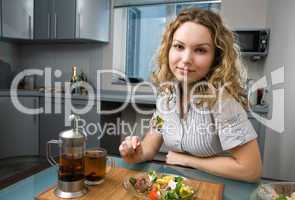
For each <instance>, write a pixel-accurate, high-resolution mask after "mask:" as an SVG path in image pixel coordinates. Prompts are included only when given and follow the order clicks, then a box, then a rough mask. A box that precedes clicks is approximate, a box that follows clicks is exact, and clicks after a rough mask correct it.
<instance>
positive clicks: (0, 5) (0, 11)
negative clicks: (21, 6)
mask: <svg viewBox="0 0 295 200" xmlns="http://www.w3.org/2000/svg"><path fill="white" fill-rule="evenodd" d="M1 37H2V0H0V38H1Z"/></svg>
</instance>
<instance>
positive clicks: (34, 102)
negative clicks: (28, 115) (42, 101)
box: [33, 99, 38, 124]
mask: <svg viewBox="0 0 295 200" xmlns="http://www.w3.org/2000/svg"><path fill="white" fill-rule="evenodd" d="M37 104H38V102H37V99H34V101H33V106H34V107H33V108H37ZM33 121H34V124H36V123H37V114H34V115H33Z"/></svg>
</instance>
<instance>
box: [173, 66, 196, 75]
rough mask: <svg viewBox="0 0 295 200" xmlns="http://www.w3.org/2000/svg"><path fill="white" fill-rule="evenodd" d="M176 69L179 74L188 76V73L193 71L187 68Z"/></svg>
mask: <svg viewBox="0 0 295 200" xmlns="http://www.w3.org/2000/svg"><path fill="white" fill-rule="evenodd" d="M176 69H177V70H178V71H179V72H180V73H181V74H188V73H190V72H193V70H190V69H187V68H182V67H176Z"/></svg>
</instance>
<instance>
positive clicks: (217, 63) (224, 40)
mask: <svg viewBox="0 0 295 200" xmlns="http://www.w3.org/2000/svg"><path fill="white" fill-rule="evenodd" d="M185 22H194V23H197V24H201V25H203V26H205V27H207V28H208V29H209V31H210V33H211V37H212V39H213V41H214V45H215V58H214V61H213V64H212V66H211V67H210V70H209V72H208V74H207V76H206V77H204V78H203V79H202V80H201V81H206V82H207V83H208V84H210V85H213V86H214V88H215V89H218V88H219V86H220V84H221V85H224V84H225V83H229V82H230V85H227V86H226V87H225V89H226V92H227V93H228V94H229V95H231V96H232V97H234V98H235V99H236V100H237V101H238V102H239V103H240V104H241V105H242V106H243V107H244V108H246V107H247V103H248V102H247V98H246V93H245V91H244V89H243V83H244V81H245V80H244V79H243V78H244V77H243V75H244V74H243V72H245V71H243V66H242V63H241V60H240V51H239V47H238V46H237V45H236V42H235V36H234V33H233V32H232V31H230V30H229V29H228V28H227V27H226V26H225V25H224V23H223V21H222V19H221V17H220V16H219V15H218V14H216V13H214V12H212V11H208V10H202V9H198V8H191V9H186V10H183V11H182V12H181V13H180V14H179V15H178V16H177V17H176V19H175V20H173V21H172V22H170V23H169V24H168V26H167V27H166V30H165V32H164V35H163V39H162V42H161V46H160V49H159V52H158V56H157V69H156V70H155V71H154V72H153V74H152V76H151V80H152V81H153V83H154V84H155V85H156V86H160V84H161V83H163V82H167V81H173V80H175V77H174V75H173V74H172V72H171V70H170V68H169V60H168V54H169V50H170V48H171V45H172V40H173V35H174V33H175V31H176V30H177V29H178V28H179V27H180V26H181V25H182V24H184V23H185ZM159 89H160V90H167V86H161V87H160V88H159ZM168 89H170V90H171V86H170V88H168ZM196 92H197V93H198V94H204V95H206V94H210V91H209V88H208V87H205V88H204V87H202V88H200V89H199V90H196ZM216 101H217V98H210V99H203V100H202V102H201V103H204V102H207V105H209V107H212V106H213V105H214V104H215V103H216Z"/></svg>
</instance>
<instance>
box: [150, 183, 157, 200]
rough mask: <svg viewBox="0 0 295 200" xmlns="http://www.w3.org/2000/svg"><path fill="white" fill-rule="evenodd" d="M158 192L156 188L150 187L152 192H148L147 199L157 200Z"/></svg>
mask: <svg viewBox="0 0 295 200" xmlns="http://www.w3.org/2000/svg"><path fill="white" fill-rule="evenodd" d="M157 192H158V190H157V188H156V187H154V186H153V187H152V190H151V191H150V192H149V194H148V197H149V199H150V200H158V194H157Z"/></svg>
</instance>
